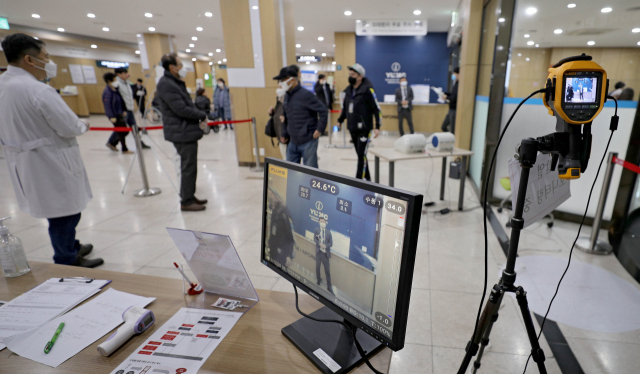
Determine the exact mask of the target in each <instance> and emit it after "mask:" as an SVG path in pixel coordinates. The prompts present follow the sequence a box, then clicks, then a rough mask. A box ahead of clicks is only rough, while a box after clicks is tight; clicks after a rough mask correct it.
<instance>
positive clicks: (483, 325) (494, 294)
mask: <svg viewBox="0 0 640 374" xmlns="http://www.w3.org/2000/svg"><path fill="white" fill-rule="evenodd" d="M503 294H504V291H503V290H502V288H501V287H500V286H499V285H497V284H496V285H495V286H493V289H491V295H489V299H488V300H487V303H486V304H485V306H484V309H482V314H481V315H480V321H478V329H477V330H476V331H475V333H474V334H473V338H472V340H470V341H469V343H467V348H466V353H465V355H464V359H463V360H462V364H460V368H459V369H458V374H466V372H467V368H468V367H469V364H470V363H471V359H472V358H473V356H475V355H476V353H478V347H479V345H480V343H481V342H482V341H483V340H484V339H485V338H486V339H487V342H488V339H489V334H490V333H491V328H492V327H493V322H495V320H494V319H493V318H494V316H497V314H498V309H500V303H501V302H502V295H503ZM496 318H497V317H496ZM482 351H484V346H483V347H482ZM479 359H480V357H479V358H478V361H476V362H477V365H478V367H479V366H480V361H479ZM475 365H476V364H474V366H475ZM476 370H477V369H476Z"/></svg>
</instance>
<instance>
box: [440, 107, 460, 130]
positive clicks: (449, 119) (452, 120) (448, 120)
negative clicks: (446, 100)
mask: <svg viewBox="0 0 640 374" xmlns="http://www.w3.org/2000/svg"><path fill="white" fill-rule="evenodd" d="M441 129H442V131H444V132H447V131H448V132H450V133H452V134H455V133H456V110H455V109H449V112H448V113H447V115H446V117H444V121H442V127H441Z"/></svg>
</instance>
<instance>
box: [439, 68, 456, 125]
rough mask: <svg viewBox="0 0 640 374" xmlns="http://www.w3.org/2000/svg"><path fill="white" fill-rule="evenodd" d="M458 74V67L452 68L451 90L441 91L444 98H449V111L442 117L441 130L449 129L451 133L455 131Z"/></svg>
mask: <svg viewBox="0 0 640 374" xmlns="http://www.w3.org/2000/svg"><path fill="white" fill-rule="evenodd" d="M459 74H460V68H455V69H453V74H452V75H451V78H453V81H454V83H453V88H452V89H451V92H443V93H444V98H445V99H447V100H449V112H448V113H447V116H446V117H444V121H443V122H442V127H441V129H442V131H445V132H446V131H449V132H450V133H452V134H455V133H456V106H457V105H458V75H459Z"/></svg>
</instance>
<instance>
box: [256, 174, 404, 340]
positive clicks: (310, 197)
mask: <svg viewBox="0 0 640 374" xmlns="http://www.w3.org/2000/svg"><path fill="white" fill-rule="evenodd" d="M268 167H269V170H268V181H267V186H268V187H267V188H268V190H267V207H266V209H267V212H266V220H265V221H266V227H265V231H264V232H265V238H264V240H265V243H264V248H265V249H264V254H263V255H264V257H263V258H264V260H266V261H268V262H271V263H272V264H274V265H275V266H276V267H278V268H280V269H281V270H282V271H284V272H286V273H287V274H289V275H290V276H291V277H293V278H294V279H296V280H297V281H299V282H301V283H302V284H304V285H305V286H307V287H309V288H310V289H311V290H312V291H314V292H316V293H317V294H319V295H322V296H323V297H324V298H325V299H327V300H329V301H330V302H332V303H334V304H335V305H336V306H338V307H339V308H341V309H342V310H344V311H345V312H347V313H349V314H350V315H352V316H353V317H355V318H357V319H358V320H360V321H362V322H363V323H364V324H366V325H368V326H370V327H371V328H372V329H374V330H375V331H377V332H379V333H380V334H381V336H384V337H385V338H387V339H389V340H391V339H392V337H393V330H394V321H395V308H396V297H397V291H398V281H399V279H400V276H399V273H400V267H401V261H402V251H403V247H404V245H403V242H404V238H405V221H406V213H407V209H408V206H407V205H408V202H407V201H403V200H400V199H396V198H391V197H389V196H385V195H381V194H376V193H373V192H371V191H368V190H364V189H360V188H357V187H353V186H349V185H346V184H343V183H336V182H334V181H330V180H326V179H322V178H319V177H315V176H312V175H309V174H306V173H303V172H299V171H296V170H292V169H288V168H285V167H281V166H276V165H273V164H269V165H268Z"/></svg>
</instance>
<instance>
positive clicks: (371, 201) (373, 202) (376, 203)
mask: <svg viewBox="0 0 640 374" xmlns="http://www.w3.org/2000/svg"><path fill="white" fill-rule="evenodd" d="M362 201H364V203H365V204H367V205H369V206H372V207H374V208H380V207H382V199H381V198H378V197H375V196H373V195H369V194H367V195H364V196H363V197H362Z"/></svg>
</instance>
